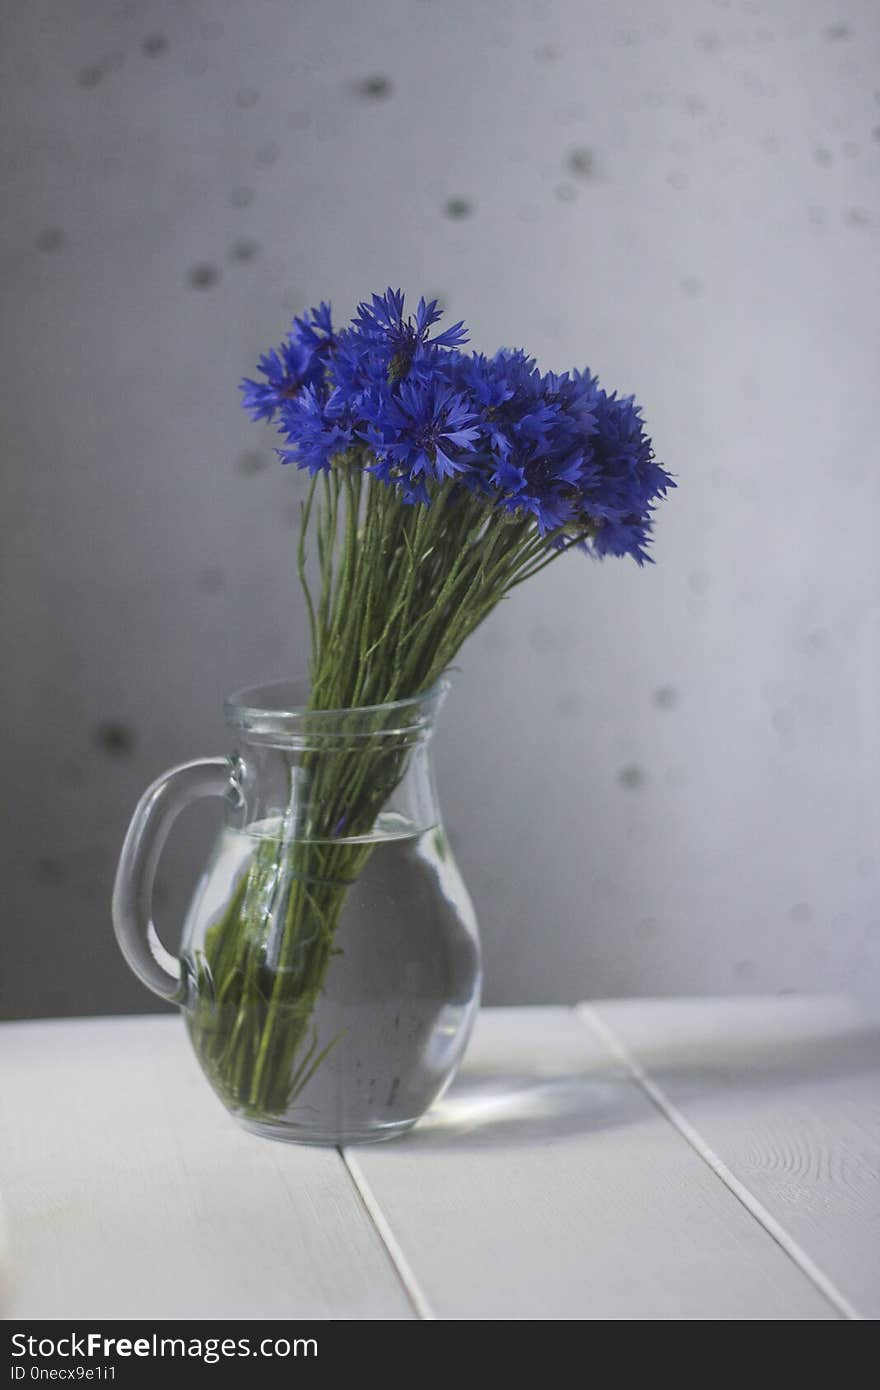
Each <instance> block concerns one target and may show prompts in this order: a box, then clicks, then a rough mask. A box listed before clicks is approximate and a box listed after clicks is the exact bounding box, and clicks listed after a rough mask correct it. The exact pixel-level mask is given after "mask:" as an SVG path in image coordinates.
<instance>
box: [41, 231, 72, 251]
mask: <svg viewBox="0 0 880 1390" xmlns="http://www.w3.org/2000/svg"><path fill="white" fill-rule="evenodd" d="M64 241H65V237H64V232H63V231H62V230H61V228H60V227H44V228H43V230H42V231H41V232H40V235H39V236H38V237H37V250H38V251H60V250H61V248H62V246H63V245H64Z"/></svg>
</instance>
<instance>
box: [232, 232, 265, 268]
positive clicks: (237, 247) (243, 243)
mask: <svg viewBox="0 0 880 1390" xmlns="http://www.w3.org/2000/svg"><path fill="white" fill-rule="evenodd" d="M259 254H260V243H259V242H258V241H254V240H253V238H252V237H239V239H238V241H234V242H233V243H232V245H231V246H230V248H229V259H230V260H231V261H239V262H241V263H242V264H245V263H246V262H247V261H254V260H256V258H257V256H258V255H259Z"/></svg>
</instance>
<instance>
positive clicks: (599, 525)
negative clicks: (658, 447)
mask: <svg viewBox="0 0 880 1390" xmlns="http://www.w3.org/2000/svg"><path fill="white" fill-rule="evenodd" d="M593 386H594V388H595V395H594V401H593V410H594V412H595V416H596V424H597V429H596V433H595V435H594V436H593V438H592V439H591V440H590V449H589V453H588V457H587V459H586V462H585V466H584V470H583V474H582V478H581V511H582V514H583V516H584V517H586V518H587V519H589V520H590V521H591V522H593V523H595V526H596V530H595V534H594V535H593V537H592V539H591V546H592V549H593V551H594V552H595V553H596V554H597V555H632V556H633V558H634V559H635V560H636V562H637V563H638V564H640V565H641V564H644V563H645V561H646V560H647V561H650V558H651V557H650V556H649V555H648V553H647V550H646V548H645V547H646V546H647V545H648V544H649V542H650V531H651V512H652V511H653V503H654V502H655V501H656V499H657V498H658V497H661V496H663V495H665V493H666V492H667V490H668V489H669V488H672V487H675V483H674V481H673V479H672V478H671V477H670V476H669V474H668V473H667V472H666V470H665V469H664V468H662V467H661V466H660V464H659V463H657V462H656V460H655V458H654V450H653V446H652V444H651V440H650V439H649V438H648V436H647V434H646V433H645V428H644V422H643V420H642V416H641V411H640V410H639V407H638V406H637V405H636V403H635V400H634V398H633V397H632V396H623V397H619V396H617V395H616V394H613V395H609V394H608V393H607V392H606V391H604V390H602V388H601V387H598V386H597V385H596V383H595V379H593Z"/></svg>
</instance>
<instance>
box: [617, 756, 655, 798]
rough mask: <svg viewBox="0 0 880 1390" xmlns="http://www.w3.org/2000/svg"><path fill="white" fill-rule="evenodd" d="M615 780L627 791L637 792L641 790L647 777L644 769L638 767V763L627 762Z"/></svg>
mask: <svg viewBox="0 0 880 1390" xmlns="http://www.w3.org/2000/svg"><path fill="white" fill-rule="evenodd" d="M617 780H618V782H619V783H620V785H621V786H622V787H626V789H627V790H628V791H632V792H637V791H641V789H642V787H643V786H644V785H645V783H646V782H647V780H648V778H647V774H646V773H645V769H644V768H643V767H639V765H638V763H627V765H626V766H625V767H622V768H621V769H620V772H619V773H618V774H617Z"/></svg>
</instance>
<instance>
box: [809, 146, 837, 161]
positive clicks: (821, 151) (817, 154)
mask: <svg viewBox="0 0 880 1390" xmlns="http://www.w3.org/2000/svg"><path fill="white" fill-rule="evenodd" d="M813 158H814V160H815V161H816V163H817V164H824V165H828V164H830V163H831V162H832V160H833V158H834V156H833V155H832V153H831V151H830V150H828V149H826V148H825V146H824V145H819V146H818V147H817V148H816V149H815V150H813Z"/></svg>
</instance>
